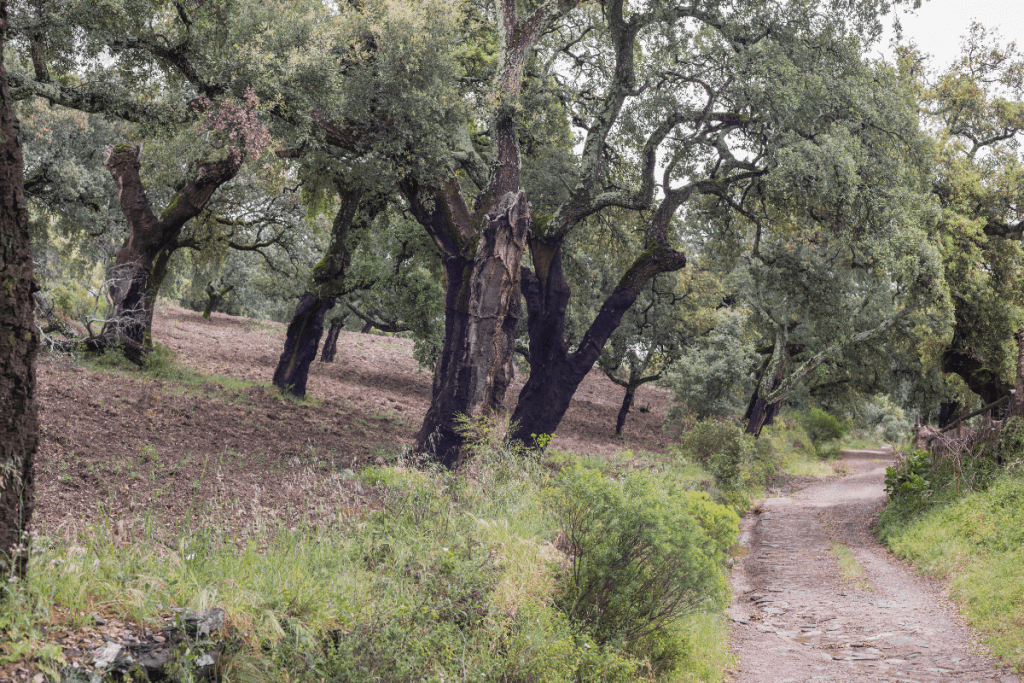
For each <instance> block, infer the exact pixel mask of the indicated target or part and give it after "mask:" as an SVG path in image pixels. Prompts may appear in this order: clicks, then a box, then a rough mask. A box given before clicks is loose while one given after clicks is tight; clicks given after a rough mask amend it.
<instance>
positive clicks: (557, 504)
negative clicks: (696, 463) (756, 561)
mask: <svg viewBox="0 0 1024 683" xmlns="http://www.w3.org/2000/svg"><path fill="white" fill-rule="evenodd" d="M549 505H550V506H551V509H552V510H553V512H554V515H555V517H556V519H557V520H558V523H559V526H560V527H561V529H562V533H563V534H564V535H565V538H566V541H567V543H568V545H569V547H570V553H571V558H572V559H571V561H572V566H571V569H570V573H569V576H568V577H566V579H565V582H564V584H563V586H562V588H561V590H560V591H559V594H558V595H557V596H556V604H558V605H559V607H560V608H561V609H562V610H563V611H564V612H565V613H566V614H567V615H568V616H569V618H570V620H572V621H573V622H575V623H578V624H580V625H581V627H583V628H584V629H585V630H586V631H587V632H588V633H590V634H591V635H592V636H593V638H594V639H595V640H596V641H597V642H598V643H599V644H602V645H607V644H621V645H622V646H623V647H625V648H626V650H627V651H629V652H632V653H634V654H636V655H640V656H644V657H646V658H648V659H650V660H652V661H654V662H657V664H658V666H659V667H661V668H663V669H670V668H672V666H674V665H675V663H676V660H677V659H679V658H680V657H682V656H683V652H684V649H683V648H681V647H680V646H679V645H678V643H674V642H671V636H670V634H671V630H670V627H671V625H672V624H673V623H674V622H675V621H676V620H678V619H679V618H680V617H681V616H683V615H685V614H689V613H693V612H697V611H703V610H707V609H715V608H718V607H720V606H721V605H722V604H723V603H722V601H723V600H724V598H725V594H726V583H725V575H724V572H723V568H722V565H723V562H724V560H725V556H726V552H727V551H728V550H729V549H730V548H731V547H732V546H733V544H734V543H735V540H736V523H737V517H736V515H735V513H733V512H732V511H730V510H728V509H727V508H724V507H722V506H720V505H717V504H715V503H713V502H711V500H710V499H709V498H708V497H707V495H706V494H703V493H698V492H684V491H673V490H666V489H664V488H662V487H661V486H660V485H659V483H658V481H657V480H656V479H655V478H653V477H652V476H650V475H648V474H646V473H636V474H632V475H629V476H627V477H625V478H624V479H623V480H622V481H615V480H612V479H610V478H608V477H605V476H603V475H602V474H600V473H598V472H596V471H594V470H588V469H582V468H579V467H572V468H567V469H565V470H563V471H562V473H561V474H560V475H559V476H558V478H557V479H556V481H555V484H554V486H553V487H552V489H551V492H550V495H549Z"/></svg>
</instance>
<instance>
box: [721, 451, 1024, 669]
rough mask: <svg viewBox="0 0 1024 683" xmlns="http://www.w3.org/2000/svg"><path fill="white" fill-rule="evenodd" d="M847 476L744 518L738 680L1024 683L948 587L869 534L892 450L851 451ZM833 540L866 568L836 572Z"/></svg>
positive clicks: (738, 573) (734, 611) (737, 582)
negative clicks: (986, 648) (859, 572)
mask: <svg viewBox="0 0 1024 683" xmlns="http://www.w3.org/2000/svg"><path fill="white" fill-rule="evenodd" d="M844 459H846V460H847V461H848V463H849V465H850V468H851V471H852V474H851V475H850V476H847V477H843V478H841V479H838V480H834V481H830V482H825V483H820V484H814V485H811V486H808V487H807V488H805V489H803V490H801V491H799V492H797V493H795V494H793V495H792V496H791V497H780V498H768V499H766V500H765V501H764V503H763V504H761V505H760V506H759V510H760V511H759V513H757V514H751V515H748V516H747V517H746V518H745V519H744V520H743V522H742V523H741V540H742V541H744V542H745V544H746V545H747V546H748V548H749V553H748V554H747V556H746V557H745V558H744V560H743V561H742V562H739V563H738V564H737V566H736V568H735V571H734V574H733V595H734V599H733V603H732V605H731V607H730V608H729V610H728V614H729V616H730V617H731V618H732V619H733V621H734V622H735V624H734V626H735V629H734V633H733V650H734V652H735V654H736V655H737V657H738V660H739V665H738V668H737V671H736V673H735V674H734V676H733V679H732V680H733V681H734V682H735V683H810V682H814V683H819V682H827V683H833V682H835V683H840V682H847V681H850V682H854V681H856V682H860V681H899V682H907V683H910V682H913V683H926V682H927V683H933V682H934V683H940V682H942V683H945V682H949V683H971V682H976V683H982V682H983V681H987V682H991V681H998V682H999V683H1021V679H1020V678H1018V677H1017V676H1016V675H1014V674H1013V673H1011V672H1010V670H1009V669H1008V668H1006V667H1000V666H999V664H998V663H997V662H995V661H994V660H993V659H991V658H990V657H987V656H985V655H984V654H983V653H982V648H981V647H979V645H978V638H977V636H976V635H975V634H974V633H973V632H972V631H971V630H970V629H969V628H967V627H966V626H964V625H963V622H962V620H961V619H960V618H959V616H958V614H957V613H956V610H955V608H954V607H952V606H951V605H950V604H949V603H948V602H947V601H946V600H945V599H944V597H943V595H942V591H941V587H939V586H937V585H935V583H934V582H931V581H929V580H927V579H925V578H923V577H921V576H918V575H916V574H914V573H913V572H912V571H910V570H909V569H907V568H906V567H905V566H904V565H903V563H901V562H900V561H899V560H897V559H896V558H894V557H893V556H892V555H891V554H890V553H889V552H888V551H887V550H886V549H885V548H884V547H883V546H882V545H881V544H879V543H878V542H877V541H876V540H875V539H874V537H873V536H872V535H871V533H870V529H869V526H870V524H871V523H872V522H873V521H874V520H875V519H876V518H877V512H878V510H880V509H881V506H882V504H883V503H884V492H883V488H882V487H883V483H882V482H883V479H884V475H885V467H886V466H887V465H888V464H889V463H890V461H891V459H892V455H891V452H889V451H849V452H846V453H844ZM835 544H842V545H844V546H846V547H847V548H848V549H849V550H850V551H851V552H852V553H853V556H854V557H856V559H857V561H858V563H859V564H860V565H861V567H862V568H863V572H864V573H863V576H862V577H861V578H859V579H856V580H854V579H851V578H849V577H846V576H844V575H843V574H842V572H841V571H840V570H839V567H838V564H837V560H836V553H835V551H834V550H833V546H834V545H835Z"/></svg>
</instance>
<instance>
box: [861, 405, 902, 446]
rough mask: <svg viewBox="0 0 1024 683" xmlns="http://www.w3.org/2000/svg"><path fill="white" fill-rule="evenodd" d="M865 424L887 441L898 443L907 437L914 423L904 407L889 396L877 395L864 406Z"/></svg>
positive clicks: (877, 435)
mask: <svg viewBox="0 0 1024 683" xmlns="http://www.w3.org/2000/svg"><path fill="white" fill-rule="evenodd" d="M863 414H864V422H865V426H866V427H867V428H868V429H869V430H871V431H872V433H873V435H874V436H875V437H876V438H878V439H881V440H882V441H884V442H885V443H890V444H897V443H899V442H901V441H903V440H904V439H905V438H907V435H908V434H910V430H911V428H912V427H913V424H912V422H911V420H910V419H908V418H907V416H906V413H905V412H904V411H903V409H902V408H901V407H900V406H898V405H896V403H895V402H894V401H893V400H892V399H891V398H889V397H888V396H876V397H872V399H871V400H869V401H867V402H866V403H865V404H864V406H863Z"/></svg>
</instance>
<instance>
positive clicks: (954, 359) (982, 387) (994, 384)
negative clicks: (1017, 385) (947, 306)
mask: <svg viewBox="0 0 1024 683" xmlns="http://www.w3.org/2000/svg"><path fill="white" fill-rule="evenodd" d="M962 326H963V324H962V323H961V322H959V321H957V323H956V326H955V327H954V328H953V340H952V341H951V342H950V345H949V348H948V349H946V351H945V352H943V354H942V371H943V372H952V373H955V374H957V375H959V376H960V377H961V379H963V381H964V382H965V383H966V384H967V386H968V388H970V390H971V391H973V392H974V393H976V394H977V395H978V396H980V397H981V400H982V403H983V404H986V405H987V404H989V403H994V402H995V401H998V400H999V399H1000V398H1002V397H1003V396H1006V395H1007V394H1008V393H1010V389H1013V385H1012V384H1010V383H1009V382H1004V381H1003V380H1002V379H1001V378H1000V377H999V373H997V372H996V371H994V370H992V369H991V368H990V367H989V365H988V364H987V363H986V362H985V359H983V358H980V357H979V356H977V355H976V354H975V353H974V352H973V351H972V349H971V347H970V343H969V342H968V341H967V340H965V339H964V335H963V329H962Z"/></svg>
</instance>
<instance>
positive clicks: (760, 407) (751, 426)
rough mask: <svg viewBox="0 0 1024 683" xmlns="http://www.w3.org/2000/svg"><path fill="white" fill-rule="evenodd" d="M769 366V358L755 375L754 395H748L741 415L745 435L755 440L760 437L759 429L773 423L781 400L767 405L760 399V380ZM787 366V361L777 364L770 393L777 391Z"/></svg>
mask: <svg viewBox="0 0 1024 683" xmlns="http://www.w3.org/2000/svg"><path fill="white" fill-rule="evenodd" d="M770 364H771V358H768V359H767V360H765V363H764V366H763V367H762V368H761V372H759V373H758V374H757V382H755V383H754V393H753V394H751V395H750V403H749V404H747V412H746V414H744V415H743V419H744V420H746V421H747V428H746V429H745V430H744V431H745V432H746V433H747V434H752V435H753V436H754V437H755V438H757V437H759V436H761V429H763V428H764V427H766V426H767V425H770V424H772V423H773V422H775V416H776V415H777V414H778V412H779V405H780V404H781V403H782V401H781V400H779V401H774V402H772V403H768V402H767V401H766V400H764V399H763V398H762V397H761V378H762V377H763V376H764V373H765V372H766V371H767V370H768V367H769V366H770ZM787 364H788V361H784V362H783V363H781V364H779V367H778V371H777V372H776V373H775V379H774V380H773V381H772V391H774V390H775V389H777V388H778V386H779V384H780V383H781V382H782V378H783V377H784V376H785V371H786V365H787Z"/></svg>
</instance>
